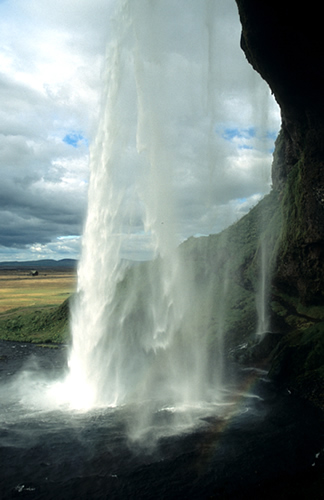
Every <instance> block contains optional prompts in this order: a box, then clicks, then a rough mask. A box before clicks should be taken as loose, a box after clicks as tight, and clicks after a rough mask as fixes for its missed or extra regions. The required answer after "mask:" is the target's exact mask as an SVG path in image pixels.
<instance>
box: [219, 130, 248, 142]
mask: <svg viewBox="0 0 324 500" xmlns="http://www.w3.org/2000/svg"><path fill="white" fill-rule="evenodd" d="M255 136H256V131H255V127H249V128H241V129H240V128H226V129H225V130H224V133H223V137H224V139H226V140H227V141H231V140H232V139H234V138H235V137H240V138H242V139H244V138H245V139H250V138H251V137H255Z"/></svg>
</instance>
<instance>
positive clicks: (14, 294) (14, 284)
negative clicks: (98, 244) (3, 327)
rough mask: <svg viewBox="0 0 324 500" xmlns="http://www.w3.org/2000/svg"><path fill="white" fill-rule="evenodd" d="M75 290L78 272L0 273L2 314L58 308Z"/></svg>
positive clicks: (12, 271)
mask: <svg viewBox="0 0 324 500" xmlns="http://www.w3.org/2000/svg"><path fill="white" fill-rule="evenodd" d="M75 289H76V271H74V270H71V269H68V270H64V269H55V270H53V269H49V270H40V271H38V276H32V275H31V274H30V271H29V270H27V269H26V270H2V269H1V270H0V313H6V312H7V311H10V310H12V309H16V308H22V307H32V306H36V307H42V306H48V305H59V304H61V303H62V302H63V301H64V300H65V299H67V298H68V297H69V296H70V295H71V294H72V293H73V292H74V291H75Z"/></svg>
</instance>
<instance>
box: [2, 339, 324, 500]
mask: <svg viewBox="0 0 324 500" xmlns="http://www.w3.org/2000/svg"><path fill="white" fill-rule="evenodd" d="M24 366H25V367H26V366H27V367H28V366H29V367H33V369H34V375H35V374H36V373H37V372H36V370H37V369H38V370H40V368H39V367H40V366H41V367H42V370H45V371H47V373H50V374H51V376H55V374H56V375H58V374H59V373H61V372H62V370H64V368H65V366H66V350H65V349H63V348H60V349H48V348H47V349H46V348H42V347H37V346H32V345H28V344H27V345H25V346H24V345H18V344H15V343H11V342H2V343H1V344H0V368H1V372H0V374H1V388H2V389H3V388H4V387H7V386H8V387H9V388H12V387H13V386H12V385H11V384H10V381H12V380H14V378H15V377H16V374H17V372H18V371H19V370H21V369H22V367H24ZM37 367H38V368H37ZM262 377H263V374H262V373H261V372H260V371H258V370H253V369H249V368H245V369H244V370H243V371H242V373H241V375H240V377H239V379H240V383H239V387H238V388H237V390H236V391H235V393H234V392H233V397H232V400H231V404H230V405H229V411H228V412H227V413H225V414H222V415H221V416H219V415H215V414H211V413H210V414H208V415H206V416H205V417H202V418H200V423H199V425H196V427H194V428H192V429H191V431H188V430H187V431H184V432H182V433H178V434H176V435H172V436H167V435H164V436H163V435H161V437H160V438H158V437H157V432H158V430H159V429H160V428H161V425H166V426H167V425H168V424H170V425H172V414H171V413H170V412H167V411H165V412H156V413H155V415H154V422H153V424H152V425H151V428H150V429H148V430H147V435H146V439H145V440H144V441H142V442H136V443H135V442H134V441H132V440H130V439H129V437H128V430H129V427H130V425H131V422H132V419H133V417H134V414H135V413H136V412H137V415H138V414H139V413H140V411H141V409H140V405H138V407H136V408H135V407H132V406H127V407H126V406H125V407H121V408H115V409H109V408H103V409H97V410H93V411H90V412H88V413H81V412H76V411H75V412H71V411H70V412H68V411H60V410H58V409H52V410H51V409H48V410H47V411H46V410H42V411H38V410H35V409H34V408H33V406H32V405H31V406H30V407H29V406H27V407H26V405H25V406H21V407H20V406H19V402H18V401H16V402H15V403H14V404H13V403H11V404H8V405H7V406H6V405H4V406H2V410H1V427H0V466H1V481H0V497H1V498H2V499H9V498H30V499H54V498H55V499H57V498H60V499H69V500H70V499H71V500H72V499H75V498H78V499H90V498H91V499H126V498H127V499H128V498H130V499H135V498H136V499H151V498H161V499H165V498H168V499H173V498H174V499H175V498H177V499H178V498H197V499H198V498H199V499H202V498H206V499H207V498H218V499H219V498H231V499H234V498H235V499H236V498H237V499H239V498H269V499H270V498H285V499H287V498H297V497H298V498H314V499H316V498H323V497H322V496H321V495H322V491H323V489H322V487H323V472H324V460H323V455H324V451H322V450H323V447H324V444H323V419H322V413H321V412H320V411H319V410H316V409H314V408H313V407H312V406H311V405H308V404H307V403H305V402H302V401H300V400H299V399H297V398H294V397H293V396H291V395H290V394H289V392H288V391H281V392H278V391H277V390H276V388H275V387H274V386H273V385H272V384H271V383H270V382H269V381H267V380H266V379H264V378H262ZM1 394H2V395H3V394H5V392H4V391H2V393H1ZM2 403H3V401H2ZM153 442H154V443H155V446H151V445H152V443H153Z"/></svg>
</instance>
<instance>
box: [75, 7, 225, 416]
mask: <svg viewBox="0 0 324 500" xmlns="http://www.w3.org/2000/svg"><path fill="white" fill-rule="evenodd" d="M182 3H183V9H184V10H183V13H184V15H185V16H186V17H187V18H188V19H189V21H191V23H192V26H196V29H195V31H194V32H190V31H187V30H186V29H182V32H181V26H182V24H181V22H179V21H180V20H179V19H178V18H177V19H175V18H174V15H173V14H174V13H173V7H174V3H173V1H170V0H163V1H161V0H158V1H155V2H152V1H149V0H143V1H141V2H136V1H135V2H134V1H133V0H120V1H119V2H117V11H118V12H117V15H116V17H115V19H114V36H113V38H112V42H111V43H110V44H109V47H108V55H107V64H106V67H107V74H106V77H105V85H106V88H105V92H104V96H103V111H102V116H101V121H100V124H99V130H98V134H97V139H96V143H95V144H94V147H93V149H92V154H91V179H90V185H89V194H88V216H87V220H86V225H85V230H84V236H83V248H82V256H81V262H80V265H79V270H78V294H77V299H76V301H75V304H74V307H73V311H72V319H71V321H72V338H73V345H72V351H71V354H70V359H69V369H70V373H69V377H68V382H67V384H68V385H69V387H70V399H72V404H74V405H75V406H80V407H85V408H89V407H94V406H98V405H99V406H100V405H119V404H122V403H125V402H129V401H139V400H141V401H143V400H147V399H152V398H153V399H159V400H163V401H166V402H169V403H172V404H175V403H179V404H191V403H193V402H197V401H201V400H204V399H206V398H208V397H209V390H210V385H211V384H210V383H211V381H210V380H209V376H208V368H207V365H208V363H207V362H206V355H207V348H208V346H207V340H206V339H205V338H204V334H203V333H202V332H197V329H196V327H195V314H194V309H195V307H196V305H195V304H196V301H195V297H194V291H193V288H194V287H193V286H192V285H191V276H190V270H189V269H187V268H186V267H185V263H184V262H182V261H181V259H180V258H179V255H178V250H177V246H178V243H179V242H178V238H177V227H176V206H175V201H174V199H173V193H172V191H173V188H172V178H173V172H174V171H176V170H177V164H178V156H179V154H180V153H179V150H181V147H182V145H181V137H175V136H174V126H173V125H174V123H176V122H177V123H179V121H180V122H181V120H186V118H187V117H188V116H189V115H190V116H191V118H192V116H194V114H195V113H198V114H199V116H201V113H202V112H205V113H206V120H207V122H208V120H211V117H210V116H209V117H208V113H210V109H211V108H212V105H211V103H210V102H208V97H207V98H206V95H207V96H208V91H209V90H210V88H211V87H212V85H211V84H210V82H209V80H208V76H209V77H210V68H209V67H206V65H204V66H202V67H200V66H199V50H201V51H204V52H205V51H206V50H207V51H208V50H211V49H210V45H211V44H210V33H211V32H212V31H213V29H212V26H211V24H210V23H211V22H212V19H214V17H215V15H214V13H213V12H212V9H213V8H214V7H213V5H212V3H210V2H209V1H208V0H205V1H203V2H199V5H197V3H196V2H193V1H190V2H189V3H190V5H188V2H184V1H182ZM166 12H168V21H167V23H166V21H165V13H166ZM188 19H186V23H185V25H184V26H186V27H187V29H188ZM197 26H198V30H197ZM179 29H180V32H179ZM194 33H196V35H194ZM195 45H196V46H195ZM188 46H189V47H188ZM187 51H190V52H191V53H192V52H194V54H195V53H196V59H195V57H194V58H193V61H190V60H188V59H187V57H186V53H187ZM209 59H212V55H210V58H209ZM177 67H178V76H177V78H176V79H174V78H175V77H174V76H170V73H171V70H172V71H173V73H174V68H177ZM197 72H198V74H196V76H195V77H194V78H193V77H192V75H193V73H197ZM199 72H200V73H199ZM197 78H198V80H200V82H199V83H200V84H201V85H202V87H204V90H206V95H205V92H204V95H200V94H199V92H197V85H196V84H197ZM202 82H203V83H202ZM175 89H176V92H177V96H176V99H177V101H178V102H177V106H176V109H175V110H174V109H173V98H174V96H173V95H172V94H173V93H174V92H175ZM197 94H198V95H197ZM181 100H182V102H181ZM179 101H180V105H179ZM207 127H209V129H210V125H208V124H207ZM207 150H208V145H207ZM130 162H131V164H130ZM139 215H140V216H141V220H140V218H139ZM133 226H136V230H135V231H137V232H138V233H141V234H142V235H144V236H145V237H146V238H147V239H149V241H150V248H151V252H152V253H153V255H154V257H155V258H156V260H155V263H154V264H146V266H145V268H142V266H138V267H137V266H134V267H133V268H132V269H131V270H130V271H128V273H126V275H125V270H126V267H127V266H126V265H125V264H124V263H123V261H122V259H121V252H122V250H123V249H124V250H125V249H127V246H128V245H130V242H133V241H134V239H136V234H135V233H134V232H133V233H132V232H130V231H131V230H130V227H133ZM127 231H129V232H130V234H129V236H128V237H127V236H125V234H127ZM143 269H144V271H143ZM142 272H145V275H146V276H145V277H143V276H142V275H141V273H142ZM130 274H131V276H132V277H131V279H130V278H127V276H129V275H130ZM129 280H131V286H129V283H128V281H129ZM125 281H127V283H126V282H125ZM143 283H145V284H143ZM126 288H127V294H124V291H125V289H126ZM213 383H214V384H213V386H214V388H215V387H217V384H216V385H215V380H214V381H213Z"/></svg>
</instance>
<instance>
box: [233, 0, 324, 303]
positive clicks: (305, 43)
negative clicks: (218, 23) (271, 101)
mask: <svg viewBox="0 0 324 500" xmlns="http://www.w3.org/2000/svg"><path fill="white" fill-rule="evenodd" d="M236 3H237V5H238V8H239V14H240V19H241V23H242V37H241V46H242V49H243V50H244V52H245V54H246V57H247V59H248V61H249V62H250V63H251V64H252V66H253V67H254V69H255V70H256V71H258V72H259V73H260V75H261V76H262V77H263V78H264V79H265V80H266V81H267V83H268V84H269V86H270V88H271V90H272V92H273V94H274V96H275V98H276V100H277V102H278V104H279V106H280V109H281V116H282V129H281V133H280V136H279V138H278V140H277V147H276V152H275V161H274V164H273V172H272V179H273V187H274V189H275V190H277V191H279V192H280V194H281V200H282V201H281V204H282V211H283V215H284V218H283V220H284V227H283V232H282V235H281V242H280V247H279V253H278V266H277V268H278V270H277V274H276V277H275V278H276V282H277V285H278V286H279V287H281V288H283V289H285V290H287V291H289V293H295V294H296V295H297V294H298V296H299V297H300V298H301V300H302V301H303V302H304V303H305V304H306V303H314V302H317V303H320V302H321V301H322V300H323V290H324V273H323V257H324V168H323V166H324V98H323V89H324V58H323V49H324V38H323V34H322V29H321V26H320V23H321V6H320V4H319V3H318V2H315V1H312V0H311V1H310V2H308V3H307V6H306V7H305V4H304V3H302V2H293V1H292V0H280V1H279V0H271V1H270V0H263V1H262V2H260V1H259V0H236Z"/></svg>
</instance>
